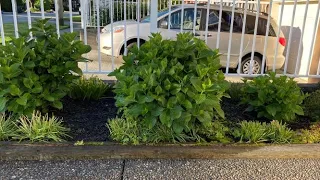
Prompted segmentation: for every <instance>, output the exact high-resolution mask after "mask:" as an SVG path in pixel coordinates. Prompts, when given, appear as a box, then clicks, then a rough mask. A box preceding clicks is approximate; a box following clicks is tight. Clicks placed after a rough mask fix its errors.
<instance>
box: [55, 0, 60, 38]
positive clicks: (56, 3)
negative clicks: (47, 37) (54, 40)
mask: <svg viewBox="0 0 320 180" xmlns="http://www.w3.org/2000/svg"><path fill="white" fill-rule="evenodd" d="M59 8H60V7H59V6H58V0H54V9H55V13H56V29H57V34H58V37H60V28H59Z"/></svg>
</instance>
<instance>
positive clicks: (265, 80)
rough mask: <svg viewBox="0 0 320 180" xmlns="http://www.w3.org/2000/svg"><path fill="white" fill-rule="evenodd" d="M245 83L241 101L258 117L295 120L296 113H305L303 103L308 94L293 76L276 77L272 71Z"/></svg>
mask: <svg viewBox="0 0 320 180" xmlns="http://www.w3.org/2000/svg"><path fill="white" fill-rule="evenodd" d="M244 83H245V86H244V87H243V88H242V96H241V101H242V103H243V104H246V105H248V106H249V107H248V108H247V111H254V112H256V113H257V115H258V118H260V117H265V118H267V119H269V120H283V121H293V120H295V118H296V114H298V115H303V114H304V113H303V109H302V107H301V105H302V102H303V100H304V98H305V97H306V96H305V95H304V94H303V93H302V91H301V90H300V88H299V86H298V85H297V83H296V82H295V81H294V80H293V79H292V78H288V77H286V76H280V77H276V74H275V73H273V72H271V73H269V74H267V75H264V76H258V77H256V78H254V79H253V80H252V81H248V80H244Z"/></svg>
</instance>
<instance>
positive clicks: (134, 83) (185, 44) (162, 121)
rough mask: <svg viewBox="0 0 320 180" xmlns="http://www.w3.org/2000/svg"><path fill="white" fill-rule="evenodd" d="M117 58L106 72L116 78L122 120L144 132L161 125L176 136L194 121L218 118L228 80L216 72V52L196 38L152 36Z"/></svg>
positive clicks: (200, 122) (189, 128)
mask: <svg viewBox="0 0 320 180" xmlns="http://www.w3.org/2000/svg"><path fill="white" fill-rule="evenodd" d="M123 59H124V64H123V65H122V66H121V67H120V68H119V69H117V70H115V71H114V72H112V73H111V74H110V76H115V77H116V78H117V80H118V81H117V82H116V84H115V86H114V88H115V90H114V92H115V93H116V96H115V99H116V106H117V107H119V109H120V111H121V112H122V113H123V117H124V118H125V119H130V120H133V121H135V122H136V123H137V125H138V124H139V125H141V126H144V127H146V128H148V129H150V130H151V129H152V128H154V127H160V126H166V128H170V129H172V130H173V131H174V132H175V133H176V134H181V133H186V134H188V133H190V132H191V131H193V132H194V129H193V127H196V125H199V126H206V125H210V123H211V122H212V120H213V119H215V118H220V117H222V118H224V112H223V110H222V109H221V106H220V101H221V98H222V97H223V96H227V95H226V93H225V92H226V90H227V89H228V87H229V84H228V82H227V81H225V80H224V74H223V73H222V72H221V71H220V70H219V68H220V60H219V54H218V51H217V50H211V49H210V48H209V47H207V45H206V44H205V43H204V42H203V41H202V40H200V39H197V38H194V37H193V36H192V35H191V34H190V33H181V34H178V35H177V40H176V41H174V40H163V39H162V37H161V35H160V34H152V36H151V37H150V40H149V41H147V42H146V43H144V44H143V45H142V46H141V47H140V49H138V48H137V46H134V47H132V48H131V49H130V52H129V54H128V56H125V57H123ZM124 128H126V127H124ZM161 129H165V128H161ZM170 132H171V130H170Z"/></svg>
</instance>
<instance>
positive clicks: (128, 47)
mask: <svg viewBox="0 0 320 180" xmlns="http://www.w3.org/2000/svg"><path fill="white" fill-rule="evenodd" d="M143 43H144V42H143V41H141V40H140V46H141V45H142V44H143ZM136 44H137V42H128V44H127V50H128V51H129V49H130V48H132V47H133V46H134V45H136ZM122 54H124V49H123V52H122Z"/></svg>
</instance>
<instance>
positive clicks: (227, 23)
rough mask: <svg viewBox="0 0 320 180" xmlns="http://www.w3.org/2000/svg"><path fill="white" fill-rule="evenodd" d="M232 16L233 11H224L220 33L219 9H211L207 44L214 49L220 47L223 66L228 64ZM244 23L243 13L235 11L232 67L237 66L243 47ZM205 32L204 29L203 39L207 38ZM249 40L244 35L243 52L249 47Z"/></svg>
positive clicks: (232, 37) (231, 49)
mask: <svg viewBox="0 0 320 180" xmlns="http://www.w3.org/2000/svg"><path fill="white" fill-rule="evenodd" d="M231 18H232V12H229V11H222V18H221V27H220V35H219V34H218V31H219V10H213V9H211V10H210V13H209V21H208V22H209V23H208V36H207V38H208V41H207V44H208V46H209V47H210V48H212V49H216V48H218V49H219V52H220V54H221V56H220V63H221V65H222V66H223V67H226V66H227V61H228V54H229V53H228V52H229V39H230V28H231ZM242 25H243V15H242V14H240V13H234V21H233V31H232V36H231V46H230V60H229V67H231V68H235V67H237V65H238V61H239V55H240V47H241V36H242V33H241V32H242ZM205 34H206V32H205V31H202V38H203V39H205ZM217 39H219V44H217ZM249 40H250V39H249V37H248V36H244V40H243V48H242V52H244V50H245V49H246V48H247V46H248V42H249Z"/></svg>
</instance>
